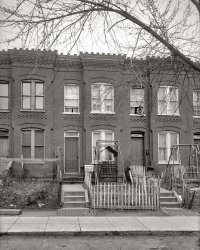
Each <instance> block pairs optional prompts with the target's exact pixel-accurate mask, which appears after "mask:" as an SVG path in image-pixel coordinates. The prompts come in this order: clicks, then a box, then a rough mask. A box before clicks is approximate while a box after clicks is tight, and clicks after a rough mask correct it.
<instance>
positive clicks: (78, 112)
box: [62, 84, 80, 115]
mask: <svg viewBox="0 0 200 250" xmlns="http://www.w3.org/2000/svg"><path fill="white" fill-rule="evenodd" d="M67 86H77V87H78V111H77V112H67V111H65V93H66V90H65V88H66V87H67ZM62 114H72V115H73V114H80V87H79V85H78V84H65V85H64V111H63V112H62Z"/></svg>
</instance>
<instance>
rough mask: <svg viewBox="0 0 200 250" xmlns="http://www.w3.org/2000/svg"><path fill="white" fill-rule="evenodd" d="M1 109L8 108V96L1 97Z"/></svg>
mask: <svg viewBox="0 0 200 250" xmlns="http://www.w3.org/2000/svg"><path fill="white" fill-rule="evenodd" d="M0 109H8V98H6V97H0Z"/></svg>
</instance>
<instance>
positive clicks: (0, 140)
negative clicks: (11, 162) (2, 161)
mask: <svg viewBox="0 0 200 250" xmlns="http://www.w3.org/2000/svg"><path fill="white" fill-rule="evenodd" d="M8 147H9V141H8V137H0V157H8Z"/></svg>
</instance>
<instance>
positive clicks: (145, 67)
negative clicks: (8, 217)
mask: <svg viewBox="0 0 200 250" xmlns="http://www.w3.org/2000/svg"><path fill="white" fill-rule="evenodd" d="M98 140H108V141H112V140H117V141H118V142H119V145H120V151H121V153H120V155H121V160H122V165H123V168H122V167H121V166H119V167H118V179H119V180H120V178H122V175H123V171H124V169H126V168H127V167H129V166H130V165H143V166H146V167H147V168H151V169H153V170H154V173H155V174H161V172H162V171H163V169H164V168H165V166H166V164H167V162H168V159H169V156H170V150H171V147H172V145H176V144H180V143H181V144H188V143H189V144H194V143H195V144H200V77H199V75H197V73H195V72H193V71H192V70H191V69H190V68H188V67H187V66H185V65H184V64H183V63H182V62H181V61H178V60H176V59H174V58H147V59H146V60H142V59H140V60H139V59H130V58H127V57H126V56H125V55H110V54H93V53H91V54H89V53H80V54H79V55H59V54H58V53H57V52H56V51H34V50H22V49H20V50H17V49H13V50H8V51H1V52H0V157H1V159H2V158H5V159H6V158H21V157H23V158H33V159H34V158H36V159H37V158H39V159H42V158H55V156H56V155H55V152H56V149H57V148H58V147H60V148H61V151H62V156H63V171H64V172H65V173H83V172H84V165H85V164H91V163H94V160H95V146H96V142H97V141H98ZM112 157H113V156H112V155H111V154H110V153H109V152H108V151H106V150H102V153H101V156H100V160H101V161H111V160H112ZM178 160H179V159H178V156H176V155H174V159H173V161H174V162H175V163H177V164H178ZM1 164H2V163H1ZM49 164H50V163H48V164H46V163H45V164H44V163H43V162H41V163H37V164H32V166H31V164H30V171H32V174H33V175H36V176H37V175H42V171H44V170H45V169H48V165H49ZM36 165H37V166H36ZM45 165H46V166H45ZM51 175H52V172H51V171H49V176H51Z"/></svg>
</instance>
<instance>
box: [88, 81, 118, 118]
mask: <svg viewBox="0 0 200 250" xmlns="http://www.w3.org/2000/svg"><path fill="white" fill-rule="evenodd" d="M94 86H99V87H100V90H99V100H100V103H97V105H99V106H100V110H97V109H93V106H94V104H95V103H94V102H93V99H95V98H96V99H98V98H97V97H95V96H94V95H93V88H94ZM107 86H109V87H110V88H111V96H112V98H107V99H106V98H105V97H106V96H105V89H106V87H107ZM106 100H111V108H112V111H106ZM91 113H97V114H114V113H115V106H114V86H113V84H112V83H107V82H95V83H92V84H91Z"/></svg>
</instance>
